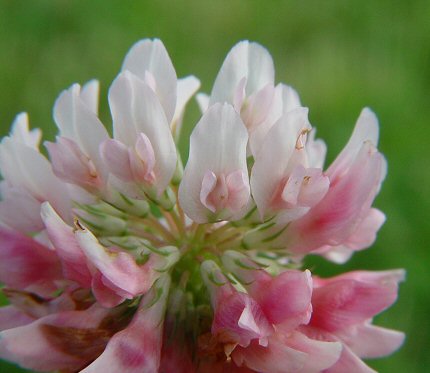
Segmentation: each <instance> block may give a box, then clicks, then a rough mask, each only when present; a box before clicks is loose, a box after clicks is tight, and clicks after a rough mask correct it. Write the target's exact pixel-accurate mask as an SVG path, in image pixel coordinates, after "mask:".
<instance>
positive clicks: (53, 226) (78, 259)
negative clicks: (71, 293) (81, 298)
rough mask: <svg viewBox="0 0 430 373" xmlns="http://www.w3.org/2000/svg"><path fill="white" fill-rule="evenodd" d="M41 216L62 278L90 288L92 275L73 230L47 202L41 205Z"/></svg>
mask: <svg viewBox="0 0 430 373" xmlns="http://www.w3.org/2000/svg"><path fill="white" fill-rule="evenodd" d="M41 216H42V219H43V222H44V223H45V227H46V230H47V232H48V237H49V239H50V240H51V242H52V244H53V245H54V247H55V249H56V253H57V254H58V256H59V257H60V259H61V264H62V266H63V273H64V276H65V277H66V278H68V279H70V280H73V281H76V282H77V283H78V284H80V285H81V286H83V287H84V288H89V287H91V281H92V275H91V272H90V270H89V268H88V266H87V258H86V256H85V254H84V252H83V251H82V249H81V248H80V246H79V244H78V242H77V241H76V238H75V235H74V234H73V228H72V227H70V226H69V225H67V224H66V223H65V222H64V221H63V220H62V219H61V218H60V217H59V216H58V214H57V213H56V212H55V210H54V209H53V208H52V206H51V205H50V204H49V203H48V202H45V203H44V204H42V208H41Z"/></svg>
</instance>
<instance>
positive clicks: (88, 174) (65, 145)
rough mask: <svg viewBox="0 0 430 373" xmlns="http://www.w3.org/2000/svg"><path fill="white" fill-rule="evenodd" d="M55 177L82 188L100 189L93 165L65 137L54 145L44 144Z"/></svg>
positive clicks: (99, 181)
mask: <svg viewBox="0 0 430 373" xmlns="http://www.w3.org/2000/svg"><path fill="white" fill-rule="evenodd" d="M45 146H46V148H47V149H48V152H49V156H50V158H51V162H52V169H53V171H54V173H55V175H56V176H57V177H59V178H60V179H62V180H64V181H65V182H68V183H72V184H76V185H80V186H82V187H83V188H85V187H90V188H100V187H101V186H102V183H103V182H102V180H101V178H100V175H99V174H98V173H97V170H96V168H95V166H94V163H93V162H92V161H91V160H90V159H89V158H88V157H87V156H86V155H85V154H84V153H83V152H82V151H81V150H80V148H79V147H78V145H77V144H76V143H75V142H74V141H73V140H70V139H68V138H66V137H58V138H57V142H56V143H52V142H45Z"/></svg>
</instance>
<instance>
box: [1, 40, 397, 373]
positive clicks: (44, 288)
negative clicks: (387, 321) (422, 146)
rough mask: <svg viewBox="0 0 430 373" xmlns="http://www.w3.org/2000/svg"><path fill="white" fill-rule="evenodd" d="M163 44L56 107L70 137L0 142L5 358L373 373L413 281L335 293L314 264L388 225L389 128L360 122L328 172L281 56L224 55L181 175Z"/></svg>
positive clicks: (22, 124)
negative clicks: (105, 92) (382, 322)
mask: <svg viewBox="0 0 430 373" xmlns="http://www.w3.org/2000/svg"><path fill="white" fill-rule="evenodd" d="M199 85H200V83H199V81H198V79H196V78H195V77H193V76H189V77H185V78H182V79H178V78H177V76H176V73H175V69H174V68H173V65H172V63H171V61H170V58H169V56H168V54H167V51H166V49H165V48H164V45H163V44H162V43H161V41H159V40H142V41H140V42H138V43H137V44H135V45H134V46H133V47H132V49H131V50H130V52H129V53H128V54H127V56H126V58H125V61H124V64H123V67H122V70H121V72H120V74H119V75H118V77H117V78H116V79H115V80H114V82H113V83H112V85H111V87H110V89H109V106H110V110H111V114H112V120H113V137H110V135H109V133H108V132H107V130H106V129H105V127H104V126H103V124H102V123H101V121H100V119H99V118H98V91H99V87H98V83H97V82H96V81H90V82H89V83H87V84H85V85H84V86H82V87H81V86H79V85H78V84H74V85H73V86H72V87H70V88H69V89H67V90H65V91H64V92H62V93H61V95H60V96H59V98H58V99H57V101H56V102H55V105H54V120H55V123H56V124H57V127H58V130H59V133H58V136H57V138H56V141H55V142H45V144H44V145H45V146H46V148H47V150H48V152H49V160H48V159H47V158H45V156H43V155H42V154H41V153H40V152H39V142H40V139H41V133H40V131H39V130H37V129H36V130H29V126H28V118H27V115H26V114H20V115H18V116H17V118H16V120H15V122H14V123H13V125H12V131H11V133H10V135H9V136H8V137H6V138H4V139H3V140H2V142H1V144H0V170H1V174H2V176H3V181H2V182H1V198H2V199H1V201H0V282H1V283H2V284H4V287H3V288H2V291H3V293H4V294H5V296H6V297H7V298H8V300H9V302H10V304H9V305H8V306H5V307H2V308H0V330H1V333H0V357H1V358H3V359H7V360H10V361H12V362H15V363H17V364H19V365H21V366H23V367H26V368H30V369H34V370H37V371H45V372H50V371H61V372H85V373H100V372H104V373H118V372H121V373H156V372H160V373H193V372H195V373H197V372H198V373H218V372H219V373H233V372H236V373H245V372H263V373H288V372H301V373H311V372H321V371H324V372H330V373H335V372H372V371H373V370H372V369H371V368H370V367H369V366H367V365H366V364H365V363H364V362H363V361H362V360H361V359H362V358H374V357H380V356H386V355H389V354H390V353H392V352H393V351H395V350H396V349H397V348H399V346H400V345H401V344H402V342H403V339H404V335H403V333H400V332H397V331H394V330H389V329H384V328H381V327H378V326H374V325H372V318H373V317H374V316H375V315H377V314H379V313H380V312H382V311H383V310H385V309H386V308H388V307H389V306H391V305H392V304H393V303H394V302H395V300H396V298H397V290H398V284H399V282H401V281H402V280H403V278H404V272H403V271H402V270H391V271H381V272H370V271H356V272H349V273H345V274H342V275H339V276H336V277H332V278H320V277H317V276H316V275H314V274H312V273H311V272H310V271H309V270H307V269H305V268H303V258H304V257H305V256H306V255H309V254H312V255H322V256H324V257H325V258H327V259H328V260H331V261H334V262H337V263H343V262H345V261H346V260H348V259H349V257H350V256H351V255H352V254H353V253H354V252H355V251H357V250H362V249H365V248H367V247H369V246H370V245H371V244H372V243H373V241H374V240H375V237H376V233H377V231H378V230H379V228H380V227H381V225H382V224H383V222H384V219H385V217H384V214H383V213H382V212H381V211H379V210H377V209H375V208H373V207H372V203H373V200H374V198H375V196H376V194H377V193H378V191H379V189H380V187H381V183H382V181H383V179H384V177H385V173H386V161H385V159H384V157H383V155H382V154H381V153H380V152H379V151H378V150H377V148H376V146H377V143H378V122H377V119H376V117H375V115H374V114H373V112H372V111H370V110H369V109H364V110H363V111H362V112H361V114H360V116H359V118H358V120H357V123H356V125H355V128H354V130H353V133H352V136H351V138H350V140H349V141H348V143H347V145H346V146H345V148H344V149H343V150H342V152H341V153H340V154H339V156H338V157H337V158H336V159H335V161H334V162H333V163H332V164H331V165H330V166H329V167H328V168H324V158H325V153H326V146H325V144H324V142H323V141H322V140H319V139H316V138H315V130H314V129H313V127H312V126H311V124H310V123H309V120H308V109H307V108H305V107H303V106H302V104H301V103H300V99H299V97H298V95H297V93H296V92H295V91H294V90H293V89H292V88H291V87H289V86H286V85H284V84H278V85H275V80H274V67H273V61H272V58H271V56H270V54H269V53H268V52H267V51H266V49H264V48H263V47H262V46H260V45H258V44H256V43H250V42H246V41H245V42H240V43H239V44H237V45H236V46H235V47H234V48H233V49H232V50H231V51H230V53H229V54H228V55H227V58H226V59H225V61H224V63H223V65H222V67H221V70H220V72H219V74H218V76H217V78H216V80H215V84H214V87H213V90H212V92H211V94H210V96H207V95H204V94H198V95H197V99H198V102H199V105H200V107H201V110H202V116H201V118H200V120H199V122H198V123H197V125H196V126H195V128H194V131H193V133H192V135H191V139H190V152H189V158H188V161H187V163H186V165H185V167H183V163H182V161H181V159H180V156H179V153H178V151H177V140H178V137H179V135H180V130H181V125H182V119H183V115H184V108H185V105H186V104H187V102H188V101H189V100H190V98H191V97H192V96H193V95H194V94H195V93H196V91H197V90H198V89H199Z"/></svg>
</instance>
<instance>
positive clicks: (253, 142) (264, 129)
mask: <svg viewBox="0 0 430 373" xmlns="http://www.w3.org/2000/svg"><path fill="white" fill-rule="evenodd" d="M301 106H302V105H301V104H300V98H299V95H298V94H297V92H296V91H295V90H294V89H293V88H292V87H290V86H287V85H285V84H282V83H280V84H278V85H277V86H276V87H275V93H274V95H273V100H272V104H271V106H270V110H269V112H268V114H267V116H266V118H265V119H264V121H263V122H262V123H261V124H259V125H258V127H257V128H255V130H254V131H252V133H251V134H250V140H249V142H250V147H251V151H252V154H253V155H254V157H256V156H257V154H258V152H259V151H260V149H261V146H262V145H263V143H264V140H265V138H266V135H267V133H268V132H269V131H270V129H271V128H272V126H273V125H274V124H275V123H276V122H277V121H278V120H279V118H280V117H281V116H282V115H283V114H286V113H288V112H290V111H292V110H294V109H297V108H299V107H301Z"/></svg>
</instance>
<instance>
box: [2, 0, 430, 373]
mask: <svg viewBox="0 0 430 373" xmlns="http://www.w3.org/2000/svg"><path fill="white" fill-rule="evenodd" d="M145 37H158V38H160V39H162V40H163V42H164V43H165V45H166V47H167V49H168V51H169V53H170V56H171V58H172V60H173V62H174V65H175V67H176V71H177V73H178V76H184V75H187V74H195V75H196V76H198V77H199V78H200V79H201V81H202V90H203V91H206V92H208V91H210V89H211V86H212V84H213V81H214V78H215V75H216V73H217V71H218V69H219V68H220V66H221V63H222V61H223V59H224V57H225V55H226V53H227V52H228V50H229V49H230V48H231V47H232V46H233V45H234V44H235V43H236V42H237V41H239V40H241V39H250V40H255V41H258V42H260V43H262V44H263V45H265V46H266V47H267V48H268V49H269V51H270V52H271V53H272V55H273V57H274V60H275V65H276V69H277V73H276V79H277V81H278V82H279V81H283V82H286V83H288V84H291V85H292V86H294V87H295V88H296V89H297V90H298V91H299V93H300V95H301V98H302V102H303V104H304V105H305V106H309V107H310V118H311V122H312V124H313V125H314V126H316V127H317V128H318V134H319V137H322V138H323V139H324V140H325V141H326V142H327V144H328V146H329V153H328V161H331V160H332V159H333V158H334V156H335V155H336V154H337V153H338V152H339V151H340V149H341V148H342V147H343V145H344V144H345V143H346V141H347V139H348V137H349V134H350V132H351V130H352V128H353V125H354V123H355V120H356V118H357V116H358V114H359V112H360V110H361V108H362V107H364V106H370V107H371V108H372V109H373V110H374V111H376V113H377V114H378V117H379V119H380V124H381V142H380V149H381V150H382V152H383V153H384V154H385V155H386V157H387V159H388V163H389V173H388V177H387V179H386V181H385V183H384V185H383V189H382V192H381V193H380V195H379V197H378V199H377V201H376V205H377V206H378V207H379V208H381V209H382V210H383V211H384V212H385V213H386V214H387V217H388V220H387V222H386V224H385V226H384V227H383V228H382V230H381V231H380V233H379V237H378V240H377V243H376V244H375V245H374V246H373V247H372V248H370V249H369V250H366V251H364V252H361V253H358V254H356V255H355V256H354V258H353V259H352V260H351V261H350V262H349V263H348V264H347V265H346V266H342V267H340V266H337V265H334V264H328V263H326V262H324V261H323V260H317V259H314V260H311V261H310V262H309V266H311V267H312V268H313V269H314V270H315V272H317V273H320V274H333V273H339V272H341V271H344V270H347V269H355V268H363V269H388V268H396V267H404V268H406V269H407V271H408V276H407V282H406V283H404V284H402V286H401V291H400V298H399V301H398V302H397V304H396V305H395V306H394V307H392V309H390V310H389V311H387V312H385V313H384V314H382V315H381V316H379V317H378V318H377V322H378V323H379V324H380V325H383V326H388V327H392V328H396V329H399V330H404V331H405V332H406V333H407V340H406V343H405V345H404V347H403V348H402V349H401V350H400V351H399V352H397V353H396V354H395V355H393V356H392V357H390V358H387V359H382V360H374V361H370V362H369V364H370V365H371V366H372V367H374V368H375V369H377V370H378V371H381V372H423V371H425V370H426V369H428V367H430V354H429V353H428V351H427V349H428V347H429V342H430V338H429V335H430V320H429V315H430V297H429V295H430V292H429V290H428V289H429V284H430V271H429V270H428V267H429V264H430V251H429V245H428V243H429V242H428V241H429V240H428V238H429V234H428V233H429V228H430V226H429V223H428V219H429V211H430V209H429V204H430V198H429V196H430V190H429V186H430V182H429V179H430V172H429V171H430V165H429V158H428V157H429V152H427V149H428V143H429V140H430V136H429V135H430V129H429V128H430V125H429V118H430V102H429V97H430V1H428V0H423V1H419V0H416V1H408V2H404V1H393V0H391V1H376V0H373V1H372V0H370V1H364V0H362V1H317V0H315V1H297V2H293V1H251V0H250V1H245V0H244V1H236V0H229V1H221V0H218V1H202V0H196V1H126V0H103V1H65V0H63V1H59V0H57V1H48V0H44V1H42V0H39V1H23V0H22V1H16V0H14V1H13V0H10V1H7V0H0V131H1V133H0V134H1V136H3V135H5V134H7V133H8V130H9V126H10V123H11V122H12V120H13V118H14V116H15V114H16V113H18V112H20V111H24V110H25V111H27V112H29V114H30V120H31V123H32V126H33V127H41V128H43V130H44V133H45V138H47V139H52V138H53V136H54V135H55V131H54V124H53V121H52V117H51V108H52V104H53V102H54V100H55V98H56V96H57V94H58V93H59V92H60V91H61V90H62V89H64V88H66V87H68V86H69V85H70V84H72V83H73V82H80V83H83V82H85V81H87V80H89V79H91V78H98V79H99V80H100V81H101V86H102V96H101V100H102V101H101V111H102V112H101V117H102V118H103V120H104V122H105V123H106V124H107V125H108V126H109V125H110V118H109V111H108V107H107V100H106V93H107V89H108V87H109V84H110V82H111V81H112V80H113V78H114V77H115V75H116V74H117V73H118V71H119V68H120V66H121V62H122V59H123V57H124V55H125V53H126V52H127V50H128V49H129V48H130V46H131V45H132V44H133V43H134V42H136V41H137V40H139V39H141V38H145ZM197 113H198V110H197V105H196V104H195V102H193V103H192V105H190V112H189V113H188V115H187V117H186V120H187V127H186V129H185V133H184V134H185V135H184V136H183V138H182V141H181V144H182V149H181V150H182V151H183V152H184V153H186V152H187V149H186V137H187V134H188V133H189V132H190V130H191V128H192V125H193V124H194V123H195V122H196V119H197ZM19 371H22V370H19V369H18V368H15V367H13V366H12V365H9V364H6V363H0V372H1V373H3V372H5V373H6V372H19Z"/></svg>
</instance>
